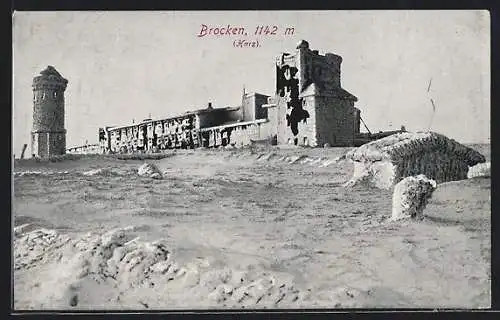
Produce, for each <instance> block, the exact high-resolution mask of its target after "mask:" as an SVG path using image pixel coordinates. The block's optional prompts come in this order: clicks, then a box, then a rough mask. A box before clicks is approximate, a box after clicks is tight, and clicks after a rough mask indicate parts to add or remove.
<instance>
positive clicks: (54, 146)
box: [31, 66, 68, 158]
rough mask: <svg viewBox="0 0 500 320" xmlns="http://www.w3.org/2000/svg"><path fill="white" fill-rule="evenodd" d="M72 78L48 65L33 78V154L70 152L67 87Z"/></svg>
mask: <svg viewBox="0 0 500 320" xmlns="http://www.w3.org/2000/svg"><path fill="white" fill-rule="evenodd" d="M67 84H68V80H66V79H64V78H63V77H62V76H61V75H60V74H59V72H57V70H56V69H55V68H54V67H53V66H48V67H47V68H46V69H45V70H43V71H42V72H40V75H39V76H37V77H35V78H33V129H32V131H31V154H32V156H33V157H40V158H46V157H50V156H53V155H62V154H65V153H66V129H65V128H64V91H65V90H66V86H67Z"/></svg>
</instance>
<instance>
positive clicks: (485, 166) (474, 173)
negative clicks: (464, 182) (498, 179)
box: [467, 162, 491, 179]
mask: <svg viewBox="0 0 500 320" xmlns="http://www.w3.org/2000/svg"><path fill="white" fill-rule="evenodd" d="M478 177H484V178H488V177H491V162H485V163H478V164H476V165H475V166H472V167H469V171H468V172H467V178H468V179H471V178H478Z"/></svg>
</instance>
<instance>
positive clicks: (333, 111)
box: [314, 96, 356, 147]
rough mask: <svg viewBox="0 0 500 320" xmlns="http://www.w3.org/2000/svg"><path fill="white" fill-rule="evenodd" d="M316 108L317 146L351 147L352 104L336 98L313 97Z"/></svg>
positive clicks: (352, 137) (354, 128) (353, 120)
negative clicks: (326, 144)
mask: <svg viewBox="0 0 500 320" xmlns="http://www.w3.org/2000/svg"><path fill="white" fill-rule="evenodd" d="M314 100H315V106H316V108H315V109H316V140H317V144H318V145H319V146H323V145H324V144H325V143H328V144H329V145H331V146H339V147H341V146H352V145H353V144H354V133H355V130H356V127H355V117H356V114H355V109H354V103H353V102H352V101H349V100H341V99H338V98H336V97H327V96H326V97H325V96H323V97H321V96H316V97H314Z"/></svg>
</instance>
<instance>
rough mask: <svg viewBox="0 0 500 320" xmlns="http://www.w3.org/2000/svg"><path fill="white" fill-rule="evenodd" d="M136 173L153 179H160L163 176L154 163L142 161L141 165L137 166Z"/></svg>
mask: <svg viewBox="0 0 500 320" xmlns="http://www.w3.org/2000/svg"><path fill="white" fill-rule="evenodd" d="M137 173H138V174H139V175H140V176H143V177H149V178H153V179H161V178H162V177H163V176H162V173H161V171H160V169H159V168H158V167H157V166H156V165H155V164H152V163H144V164H143V165H142V166H140V167H139V169H138V170H137Z"/></svg>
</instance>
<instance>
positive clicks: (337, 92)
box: [299, 83, 358, 102]
mask: <svg viewBox="0 0 500 320" xmlns="http://www.w3.org/2000/svg"><path fill="white" fill-rule="evenodd" d="M307 96H333V97H337V98H339V99H342V100H351V101H354V102H356V101H358V98H357V97H356V96H354V95H353V94H351V93H349V92H348V91H347V90H345V89H343V88H340V87H339V88H334V89H333V90H330V89H325V88H323V87H321V86H318V85H316V84H315V83H311V84H310V85H309V86H307V88H305V89H304V90H303V91H302V92H301V93H300V95H299V97H301V98H302V97H307Z"/></svg>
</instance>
